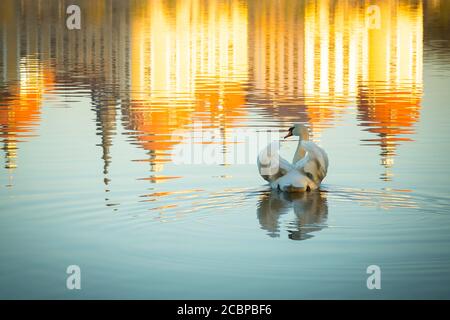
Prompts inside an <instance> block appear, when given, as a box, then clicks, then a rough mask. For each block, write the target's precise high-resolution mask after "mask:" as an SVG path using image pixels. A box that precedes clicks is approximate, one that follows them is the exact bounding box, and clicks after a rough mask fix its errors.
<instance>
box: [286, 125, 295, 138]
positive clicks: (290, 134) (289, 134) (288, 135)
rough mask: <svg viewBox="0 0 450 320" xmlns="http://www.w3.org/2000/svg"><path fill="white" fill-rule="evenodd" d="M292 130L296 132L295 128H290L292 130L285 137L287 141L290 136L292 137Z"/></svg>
mask: <svg viewBox="0 0 450 320" xmlns="http://www.w3.org/2000/svg"><path fill="white" fill-rule="evenodd" d="M292 130H294V127H290V128H289V132H288V134H287V135H286V136H285V137H284V138H285V139H286V138H289V137H290V136H292Z"/></svg>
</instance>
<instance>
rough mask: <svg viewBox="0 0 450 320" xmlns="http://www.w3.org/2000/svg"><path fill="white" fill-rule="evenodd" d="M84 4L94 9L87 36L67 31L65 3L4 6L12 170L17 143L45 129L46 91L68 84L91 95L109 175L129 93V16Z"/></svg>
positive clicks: (4, 116)
mask: <svg viewBox="0 0 450 320" xmlns="http://www.w3.org/2000/svg"><path fill="white" fill-rule="evenodd" d="M77 4H79V5H80V6H81V7H83V6H84V5H87V4H88V5H89V10H85V12H83V15H82V30H74V31H68V29H67V28H66V27H65V24H66V17H67V15H66V13H65V8H66V5H62V3H59V5H58V6H55V3H54V2H53V1H51V0H47V1H39V2H37V1H25V2H19V1H14V0H5V1H3V3H2V10H1V11H0V15H1V23H2V24H1V36H2V50H1V52H0V55H1V59H0V67H1V76H2V80H3V81H4V83H6V84H7V86H6V87H5V88H6V89H5V90H6V91H2V100H1V101H0V119H1V120H0V121H1V126H2V131H3V133H2V137H3V139H2V140H3V142H4V144H5V146H4V148H3V149H5V150H7V151H6V156H7V160H6V163H7V166H14V164H13V163H11V161H12V158H13V157H14V156H15V153H16V151H15V149H16V148H17V145H16V142H13V141H20V139H19V138H20V137H24V134H25V133H27V135H29V134H31V132H32V127H33V123H35V124H37V123H38V122H39V115H40V106H41V104H42V101H41V100H42V95H43V93H44V92H45V90H51V89H52V88H53V87H55V86H56V84H58V85H61V84H62V85H64V86H65V87H73V88H76V89H77V90H86V91H88V92H90V95H91V98H92V104H93V110H94V111H95V113H96V115H97V126H98V131H99V134H100V135H101V138H102V141H101V145H102V148H103V156H102V158H103V159H104V167H105V168H104V171H105V173H107V170H108V165H109V161H110V156H109V148H110V145H111V137H112V135H113V134H114V132H115V126H116V123H115V121H116V120H115V118H116V108H117V105H118V104H119V102H126V100H127V99H126V95H123V93H124V92H126V91H127V90H128V89H129V87H128V78H129V75H128V74H129V72H128V69H129V67H128V60H129V53H128V52H129V40H127V37H129V32H128V27H127V26H128V10H127V5H124V4H122V3H118V2H114V1H96V2H95V3H92V2H89V1H83V0H82V1H77ZM111 61H113V62H114V63H111ZM21 128H22V129H21ZM23 130H24V131H23ZM22 131H23V132H22ZM16 136H17V138H16ZM21 140H23V139H21ZM105 179H106V178H105ZM105 181H106V180H105Z"/></svg>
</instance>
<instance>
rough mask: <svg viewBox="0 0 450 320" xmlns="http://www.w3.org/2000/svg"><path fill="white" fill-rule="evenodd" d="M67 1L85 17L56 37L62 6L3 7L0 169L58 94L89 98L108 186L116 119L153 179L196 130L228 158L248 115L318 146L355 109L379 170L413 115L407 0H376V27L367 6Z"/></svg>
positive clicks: (414, 61)
mask: <svg viewBox="0 0 450 320" xmlns="http://www.w3.org/2000/svg"><path fill="white" fill-rule="evenodd" d="M76 3H77V4H79V5H80V6H81V7H86V8H89V10H83V18H82V29H81V30H74V31H68V30H67V29H66V28H65V19H66V17H67V15H66V13H65V7H66V6H65V4H66V3H64V2H62V3H61V5H58V6H56V7H55V5H54V3H53V1H51V0H47V1H39V2H36V1H24V2H18V1H14V0H5V1H3V3H2V10H1V11H0V16H1V37H2V42H1V43H2V45H1V49H2V50H1V51H0V55H1V59H0V67H1V73H0V75H1V77H2V80H3V82H4V83H5V84H6V86H3V88H2V89H1V90H2V98H1V101H0V121H1V123H0V124H1V128H2V133H1V134H2V142H3V149H4V150H5V152H6V153H7V159H9V160H7V161H6V162H7V166H9V167H13V166H14V163H15V162H14V157H15V154H16V148H17V141H20V140H21V139H20V136H23V137H24V136H25V135H30V134H31V132H32V131H33V129H32V128H33V124H37V123H38V122H39V112H40V111H39V110H40V105H41V102H40V99H42V93H43V92H45V90H50V89H51V88H53V87H55V86H56V85H63V86H64V87H65V88H66V87H68V88H71V87H72V88H75V89H76V90H80V91H85V92H86V91H87V92H88V94H89V95H90V97H91V100H92V109H93V111H94V112H95V114H96V124H97V134H98V135H99V136H100V139H101V141H100V145H101V147H102V150H103V154H102V158H103V161H104V173H105V179H106V180H105V181H106V182H107V177H106V175H107V174H108V167H109V165H110V162H111V156H110V148H111V145H112V137H113V135H114V134H115V132H116V125H117V121H118V118H119V114H118V109H119V108H120V109H121V112H122V114H121V119H122V124H123V125H124V127H125V128H126V129H128V130H133V131H135V132H136V134H133V135H130V140H131V141H132V142H136V143H137V144H138V145H139V147H141V148H143V149H145V150H147V151H148V152H149V154H150V159H149V160H150V164H151V168H150V169H151V170H152V171H160V170H162V168H163V166H162V165H163V163H164V162H165V161H168V160H169V159H168V156H169V154H170V151H171V149H172V148H173V147H174V145H175V144H177V143H183V138H182V137H176V136H175V137H174V136H173V134H174V132H175V131H177V132H179V131H180V130H181V131H183V130H185V131H195V129H193V126H194V124H195V123H198V122H200V123H202V124H203V125H204V127H208V128H212V129H217V128H219V129H220V132H221V134H222V137H221V139H222V140H223V141H224V143H223V145H224V148H226V147H227V146H226V143H225V141H226V140H227V135H228V134H230V128H233V127H235V126H237V125H238V124H237V122H239V121H241V119H245V116H246V115H247V114H248V112H253V111H249V109H246V107H247V106H254V105H255V106H256V107H257V108H255V110H256V111H255V112H260V113H262V114H264V113H266V114H270V116H271V118H272V119H279V120H280V122H285V121H289V122H299V121H303V122H308V123H309V124H310V125H311V127H312V131H313V132H312V133H313V137H314V138H315V139H317V138H318V136H319V135H320V133H321V131H322V130H323V129H324V128H327V127H329V126H332V125H333V124H334V123H336V121H337V119H338V118H339V116H340V114H341V113H343V112H345V110H346V108H345V107H346V106H348V105H352V104H355V103H356V104H357V112H358V121H359V122H360V124H361V125H362V126H364V127H366V128H367V130H368V131H369V132H371V133H373V134H376V135H378V137H377V138H376V139H374V140H372V141H373V142H375V143H376V144H379V145H380V146H381V148H382V161H383V164H384V165H385V166H387V167H388V166H389V165H390V164H392V161H393V160H392V156H393V155H394V154H395V146H396V144H397V143H398V142H399V141H402V140H407V136H404V135H408V134H410V133H412V132H413V131H414V128H413V127H414V124H415V122H416V121H417V119H418V117H419V108H420V107H419V103H420V99H421V93H422V50H423V48H422V24H423V21H422V19H423V18H422V16H423V10H424V9H423V8H422V2H421V1H418V0H415V1H406V0H396V1H382V2H379V3H378V2H377V3H376V4H377V5H378V7H379V10H380V19H381V20H380V21H379V22H380V24H379V26H377V23H375V24H374V25H370V24H368V23H367V17H368V15H370V14H371V13H368V12H367V11H366V10H367V8H368V7H369V6H371V5H373V4H375V2H372V1H369V0H367V1H350V0H347V1H325V0H315V1H312V0H309V1H305V2H298V1H289V0H285V1H277V2H274V1H268V0H263V1H251V2H248V3H246V2H243V1H238V0H230V1H227V2H216V1H203V0H190V1H182V0H177V1H162V0H158V1H151V2H149V1H133V2H129V3H128V2H118V1H110V0H103V1H96V2H95V3H93V2H91V1H87V0H78V1H76ZM433 3H439V4H440V3H441V2H440V1H437V2H436V1H435V2H433ZM440 6H441V5H435V4H429V3H428V4H427V5H426V6H425V8H428V10H432V9H433V10H435V8H436V7H440ZM58 26H59V27H58ZM373 26H377V28H374V27H373ZM378 27H379V29H378ZM36 53H39V55H36ZM249 85H251V86H252V87H249ZM5 88H6V89H5ZM18 106H20V108H19V107H18ZM21 119H22V120H21ZM21 130H22V131H23V132H21ZM22 140H23V139H22ZM223 154H224V155H225V154H226V150H225V151H224V153H223Z"/></svg>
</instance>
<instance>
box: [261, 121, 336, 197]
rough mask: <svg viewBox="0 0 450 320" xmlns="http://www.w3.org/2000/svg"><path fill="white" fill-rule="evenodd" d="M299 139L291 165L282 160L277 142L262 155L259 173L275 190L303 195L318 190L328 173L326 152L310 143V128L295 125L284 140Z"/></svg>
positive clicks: (269, 146)
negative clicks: (293, 137) (303, 192)
mask: <svg viewBox="0 0 450 320" xmlns="http://www.w3.org/2000/svg"><path fill="white" fill-rule="evenodd" d="M290 136H298V137H300V139H299V141H298V146H297V150H296V151H295V154H294V159H293V161H292V164H291V163H289V161H287V160H285V159H283V158H282V157H280V155H279V153H278V149H279V142H278V141H274V142H272V143H271V144H269V145H268V146H267V147H266V148H265V149H264V150H262V151H261V152H260V154H259V155H258V159H257V164H258V170H259V173H260V174H261V177H263V179H264V180H266V181H268V182H269V183H270V186H271V188H272V189H278V190H281V191H286V192H302V191H310V190H315V189H318V188H319V186H320V183H321V182H322V180H323V179H324V178H325V176H326V174H327V170H328V156H327V154H326V152H325V151H324V150H323V149H322V148H320V147H319V146H318V145H316V144H315V143H314V142H312V141H309V133H308V128H307V127H305V126H304V125H302V124H295V125H294V126H293V127H291V128H289V132H288V134H287V135H286V136H285V137H284V138H285V139H286V138H287V137H290Z"/></svg>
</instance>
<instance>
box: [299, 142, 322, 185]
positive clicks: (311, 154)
mask: <svg viewBox="0 0 450 320" xmlns="http://www.w3.org/2000/svg"><path fill="white" fill-rule="evenodd" d="M301 143H302V147H303V148H304V149H305V150H306V152H307V154H306V156H305V157H304V158H303V159H301V160H299V161H298V162H297V163H295V164H294V166H295V168H296V169H297V170H299V171H300V172H302V173H304V174H305V175H307V176H308V178H310V179H312V180H313V181H314V182H315V183H316V184H317V185H319V184H320V182H322V180H323V179H324V178H325V176H326V175H327V171H328V155H327V154H326V152H325V151H324V150H323V149H322V148H321V147H319V146H318V145H317V144H315V143H314V142H312V141H302V142H301Z"/></svg>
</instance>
